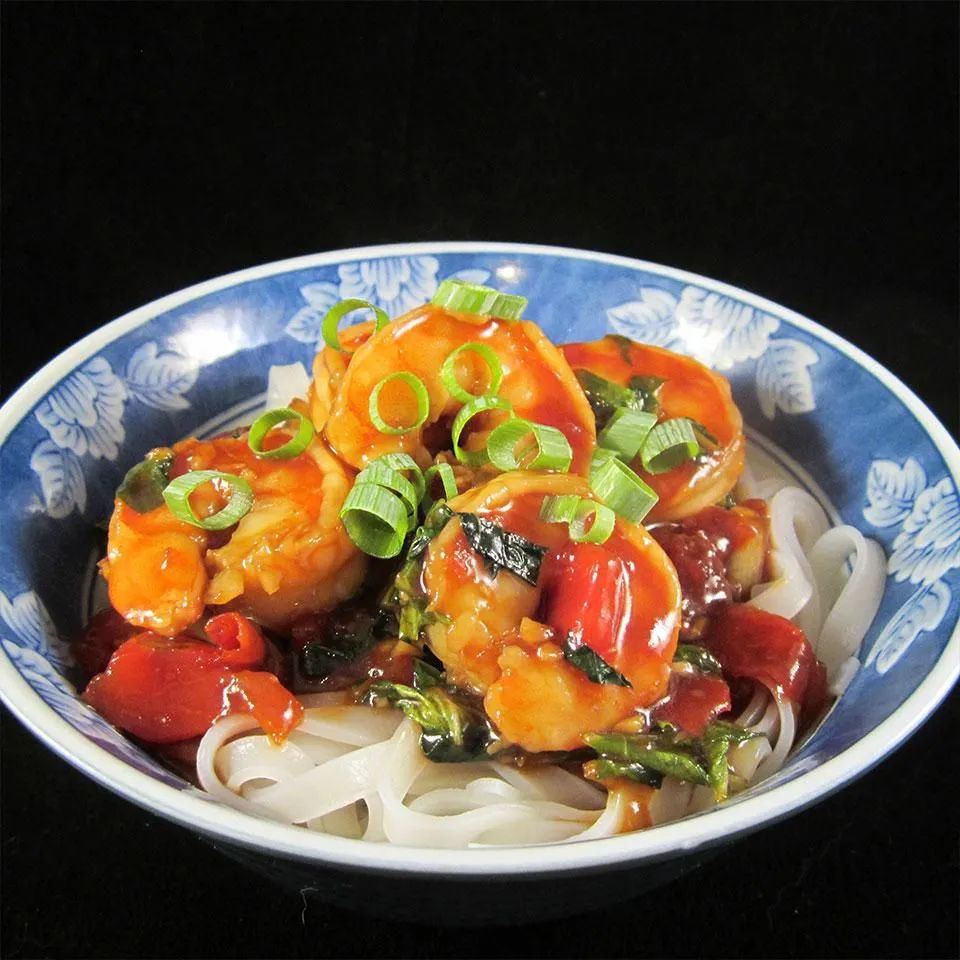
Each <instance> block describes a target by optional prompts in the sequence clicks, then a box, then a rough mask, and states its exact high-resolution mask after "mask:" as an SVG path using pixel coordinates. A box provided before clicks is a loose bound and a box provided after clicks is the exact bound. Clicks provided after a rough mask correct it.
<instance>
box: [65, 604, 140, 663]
mask: <svg viewBox="0 0 960 960" xmlns="http://www.w3.org/2000/svg"><path fill="white" fill-rule="evenodd" d="M139 632H140V628H139V627H135V626H133V624H130V623H127V621H126V620H124V619H123V617H121V616H120V614H119V613H117V611H116V610H114V609H113V607H107V609H106V610H101V611H100V612H99V613H97V614H95V615H94V616H93V617H91V618H90V622H89V623H88V624H87V625H86V627H85V628H84V631H83V633H82V634H81V635H80V637H79V638H78V639H76V640H74V642H73V644H72V645H71V650H72V651H73V655H74V657H75V658H76V660H77V663H78V664H79V665H80V668H81V669H82V670H83V671H84V673H85V674H86V676H87V677H92V676H93V675H94V674H95V673H100V672H101V671H102V670H106V669H107V664H108V663H109V662H110V658H111V657H112V656H113V652H114V650H116V649H117V648H118V647H120V646H121V644H123V643H124V642H126V641H127V640H129V639H130V638H131V637H132V636H133V635H134V634H136V633H139Z"/></svg>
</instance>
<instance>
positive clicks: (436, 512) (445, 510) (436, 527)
mask: <svg viewBox="0 0 960 960" xmlns="http://www.w3.org/2000/svg"><path fill="white" fill-rule="evenodd" d="M453 516H454V513H453V511H452V510H451V509H450V508H449V507H448V506H447V503H446V501H445V500H438V501H437V502H436V503H435V504H434V505H433V506H432V507H431V508H430V510H429V511H428V512H427V515H426V516H425V517H424V518H423V523H422V524H421V525H420V526H419V527H417V532H416V533H415V534H414V535H413V539H412V540H411V541H410V546H409V547H408V548H407V559H408V560H412V559H414V558H415V557H419V556H420V554H421V553H423V551H424V550H426V549H427V545H428V544H429V543H430V541H431V540H432V539H433V538H434V537H435V536H436V535H437V534H438V533H439V532H440V531H441V530H442V529H443V528H444V527H445V526H446V525H447V522H448V521H449V520H452V519H453Z"/></svg>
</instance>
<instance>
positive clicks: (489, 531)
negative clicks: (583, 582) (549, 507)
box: [458, 513, 547, 586]
mask: <svg viewBox="0 0 960 960" xmlns="http://www.w3.org/2000/svg"><path fill="white" fill-rule="evenodd" d="M458 516H459V518H460V526H461V527H462V528H463V533H464V536H465V537H466V538H467V543H469V544H470V546H471V547H472V548H473V549H474V550H476V552H477V553H479V554H480V556H481V557H482V558H483V562H484V566H485V567H486V568H487V571H488V572H489V573H490V575H491V576H493V577H495V576H496V575H497V574H498V573H499V572H500V569H501V568H503V569H506V570H509V571H510V572H511V573H513V574H516V576H518V577H520V579H521V580H525V581H526V582H527V583H529V584H531V585H532V586H536V585H537V579H538V577H539V576H540V563H541V561H542V560H543V557H544V554H545V553H546V552H547V548H546V547H541V546H540V545H539V544H537V543H533V542H532V541H530V540H527V539H526V538H525V537H521V536H520V535H519V534H516V533H511V532H510V531H509V530H504V528H503V527H501V526H500V525H499V524H496V523H493V522H492V521H490V520H484V519H483V518H482V517H478V516H477V515H476V514H474V513H461V514H458Z"/></svg>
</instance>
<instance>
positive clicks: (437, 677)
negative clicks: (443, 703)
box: [413, 660, 443, 690]
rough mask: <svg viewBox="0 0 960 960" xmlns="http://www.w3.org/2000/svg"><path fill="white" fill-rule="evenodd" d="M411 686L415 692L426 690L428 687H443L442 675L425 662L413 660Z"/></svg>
mask: <svg viewBox="0 0 960 960" xmlns="http://www.w3.org/2000/svg"><path fill="white" fill-rule="evenodd" d="M413 686H414V689H416V690H426V689H427V688H428V687H439V686H443V674H442V673H441V672H440V671H439V670H438V669H437V668H436V667H434V666H432V665H431V664H429V663H427V661H426V660H415V661H414V663H413Z"/></svg>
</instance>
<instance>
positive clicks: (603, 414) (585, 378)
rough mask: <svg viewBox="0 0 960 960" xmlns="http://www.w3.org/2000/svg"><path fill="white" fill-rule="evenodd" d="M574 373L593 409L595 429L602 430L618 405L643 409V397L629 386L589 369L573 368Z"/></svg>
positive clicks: (632, 408) (631, 408)
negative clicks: (623, 385) (621, 384)
mask: <svg viewBox="0 0 960 960" xmlns="http://www.w3.org/2000/svg"><path fill="white" fill-rule="evenodd" d="M574 373H575V374H576V377H577V380H578V381H579V383H580V387H581V389H582V390H583V392H584V394H586V397H587V401H588V402H589V404H590V408H591V409H592V410H593V416H594V418H595V419H596V421H597V430H602V429H603V428H604V427H605V426H606V425H607V421H608V420H609V419H610V417H612V416H613V413H614V411H615V410H617V409H619V408H620V407H626V408H627V409H628V410H643V398H642V397H639V396H638V395H637V393H636V392H635V391H633V390H631V389H630V388H629V387H621V386H620V384H618V383H614V382H613V381H612V380H607V379H605V378H604V377H600V376H598V375H597V374H595V373H591V371H589V370H575V371H574Z"/></svg>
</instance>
